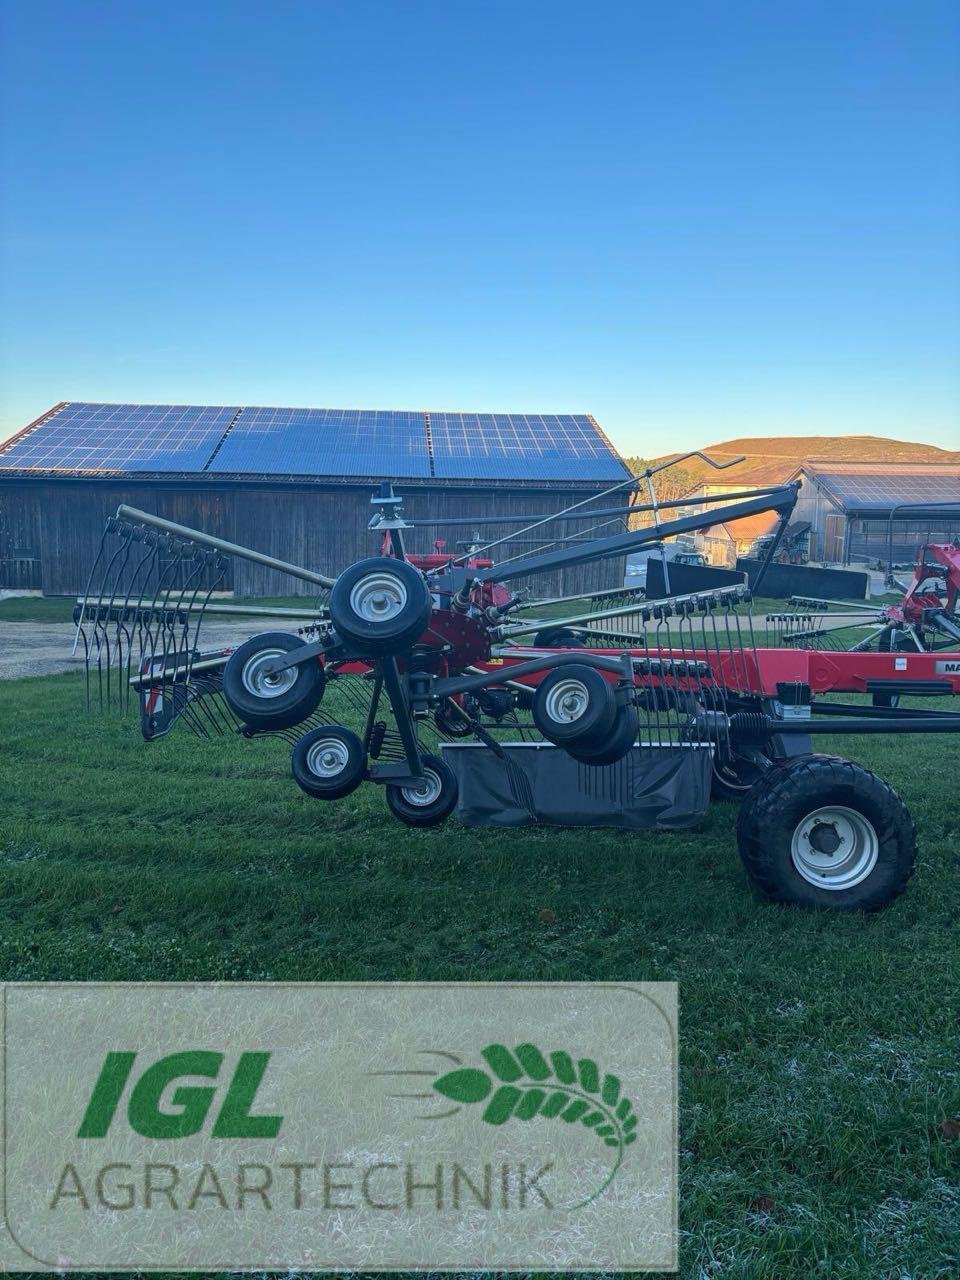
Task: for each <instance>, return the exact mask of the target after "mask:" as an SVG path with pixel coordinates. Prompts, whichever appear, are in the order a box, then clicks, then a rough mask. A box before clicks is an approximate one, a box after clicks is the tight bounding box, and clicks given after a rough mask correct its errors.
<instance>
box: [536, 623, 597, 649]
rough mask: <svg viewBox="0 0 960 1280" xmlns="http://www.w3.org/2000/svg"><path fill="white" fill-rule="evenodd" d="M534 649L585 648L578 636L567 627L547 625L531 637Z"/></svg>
mask: <svg viewBox="0 0 960 1280" xmlns="http://www.w3.org/2000/svg"><path fill="white" fill-rule="evenodd" d="M533 647H534V649H585V648H586V647H587V646H586V645H585V644H584V643H583V641H582V640H581V639H580V637H579V636H578V635H577V634H576V633H575V632H573V631H570V630H569V629H568V628H567V627H553V628H550V627H547V628H546V629H545V630H543V631H538V632H537V634H536V635H535V636H534V637H533Z"/></svg>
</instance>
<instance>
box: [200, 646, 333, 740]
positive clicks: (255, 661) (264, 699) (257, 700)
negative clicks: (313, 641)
mask: <svg viewBox="0 0 960 1280" xmlns="http://www.w3.org/2000/svg"><path fill="white" fill-rule="evenodd" d="M305 643H306V642H305V641H304V640H301V639H300V637H299V636H293V635H289V634H288V633H287V632H285V631H264V632H263V633H262V634H261V635H258V636H252V637H251V638H250V639H249V640H247V641H245V642H244V643H243V644H242V645H240V647H239V648H238V649H235V650H234V652H233V653H232V654H231V655H230V657H229V658H228V659H227V663H226V666H225V667H224V668H223V696H224V697H225V698H226V700H227V705H228V706H229V708H230V710H231V711H232V712H233V714H234V715H235V716H236V717H237V719H238V720H242V721H243V723H244V724H246V725H249V726H250V728H251V729H258V730H261V731H263V732H267V731H270V730H275V729H290V728H292V726H293V725H295V724H300V722H301V721H302V720H306V719H307V717H308V716H310V715H312V714H313V712H314V711H316V709H317V707H318V706H319V705H320V702H321V699H322V698H323V691H324V688H325V687H326V675H325V674H324V670H323V667H322V666H321V665H320V663H319V662H318V661H317V660H316V659H311V660H310V661H309V662H304V663H302V664H301V665H300V666H297V667H287V669H286V670H285V671H278V672H277V673H276V674H270V673H269V672H268V671H267V670H266V666H267V664H268V663H269V662H270V661H271V660H272V659H274V658H282V657H285V656H286V655H287V654H288V653H294V652H295V651H296V650H297V649H299V648H301V647H302V646H303V645H304V644H305Z"/></svg>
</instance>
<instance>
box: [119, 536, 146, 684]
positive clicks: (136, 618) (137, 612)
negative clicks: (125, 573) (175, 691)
mask: <svg viewBox="0 0 960 1280" xmlns="http://www.w3.org/2000/svg"><path fill="white" fill-rule="evenodd" d="M130 536H131V539H135V540H136V539H137V528H131V531H130ZM142 536H143V535H142V533H141V535H140V537H141V538H142ZM152 558H153V551H152V549H151V548H150V547H148V548H147V550H146V551H145V552H144V554H143V555H142V556H141V557H140V559H139V561H138V562H137V565H136V568H135V569H134V571H133V576H132V577H131V579H130V584H129V586H128V588H127V595H126V599H125V600H124V602H123V610H124V613H125V614H126V613H128V611H129V609H130V598H131V596H132V595H133V593H134V591H135V590H136V588H137V583H138V581H139V580H140V574H141V572H142V570H143V568H144V566H145V565H146V564H148V563H149V562H150V561H151V560H152ZM149 572H150V571H149V569H148V570H147V574H148V576H149ZM144 590H145V585H144V586H141V589H140V602H142V599H143V591H144ZM133 628H134V631H135V634H136V638H137V664H138V670H139V663H140V661H141V660H142V658H143V613H142V611H141V608H140V603H138V604H137V606H136V607H135V608H134V610H133ZM133 651H134V645H133V637H132V636H131V643H130V646H129V648H128V650H127V670H126V683H127V706H128V707H129V705H130V703H129V699H130V696H131V688H130V677H131V675H132V674H133Z"/></svg>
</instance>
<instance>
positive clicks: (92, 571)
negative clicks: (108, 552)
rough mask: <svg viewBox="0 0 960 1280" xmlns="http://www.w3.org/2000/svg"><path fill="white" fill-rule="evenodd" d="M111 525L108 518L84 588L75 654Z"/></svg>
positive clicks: (74, 647) (75, 639)
mask: <svg viewBox="0 0 960 1280" xmlns="http://www.w3.org/2000/svg"><path fill="white" fill-rule="evenodd" d="M110 525H111V521H110V520H108V521H107V523H106V524H105V525H104V527H103V533H101V535H100V545H99V547H98V548H97V554H96V556H95V557H94V561H93V564H92V565H91V566H90V572H89V573H88V574H87V585H86V586H85V587H84V590H83V603H82V604H81V606H80V616H79V618H78V619H77V633H76V635H75V636H74V638H73V650H72V652H73V653H74V654H75V653H76V652H77V645H78V644H79V642H80V633H81V631H82V630H83V623H84V619H85V617H86V605H87V601H88V600H89V598H90V587H91V584H92V583H93V575H94V574H95V573H96V571H97V569H98V567H99V565H100V561H101V559H102V558H103V552H104V548H105V547H106V545H107V535H108V534H109V533H111V532H112V530H111V528H110Z"/></svg>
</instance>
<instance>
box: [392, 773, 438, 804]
mask: <svg viewBox="0 0 960 1280" xmlns="http://www.w3.org/2000/svg"><path fill="white" fill-rule="evenodd" d="M402 790H403V798H404V799H405V800H407V801H408V802H409V803H410V804H415V805H418V806H420V807H421V808H422V807H425V806H426V805H428V804H433V802H434V800H436V799H438V798H439V796H440V792H441V790H442V786H441V783H440V779H439V777H438V776H437V774H435V773H434V771H433V770H432V769H425V770H424V773H423V781H422V782H420V783H417V784H415V785H414V786H410V787H403V788H402Z"/></svg>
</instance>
